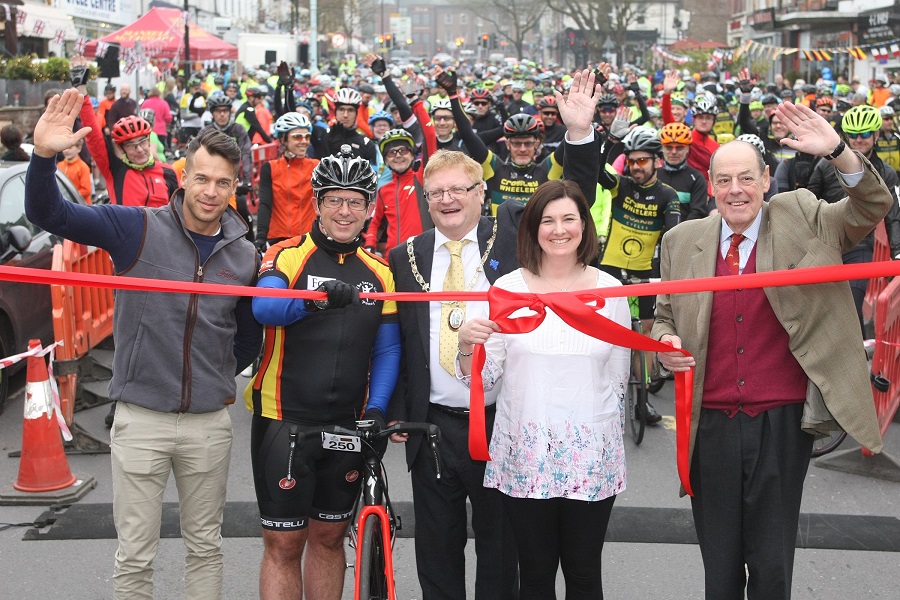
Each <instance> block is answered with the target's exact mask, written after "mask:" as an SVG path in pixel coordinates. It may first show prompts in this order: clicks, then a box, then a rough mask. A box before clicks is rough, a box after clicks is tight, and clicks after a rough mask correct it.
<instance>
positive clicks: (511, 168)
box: [481, 152, 562, 215]
mask: <svg viewBox="0 0 900 600" xmlns="http://www.w3.org/2000/svg"><path fill="white" fill-rule="evenodd" d="M481 169H482V171H484V180H485V183H487V193H488V198H490V201H491V213H492V214H494V215H496V214H497V207H499V206H500V205H501V204H503V203H504V202H506V201H507V200H515V201H518V202H521V203H522V204H525V203H526V202H528V199H529V198H531V196H532V195H533V194H534V192H535V190H537V188H538V186H539V185H541V184H542V183H544V182H545V181H547V180H548V179H560V178H561V177H562V165H561V164H560V163H558V162H557V161H556V158H555V157H554V156H553V155H552V154H551V155H550V156H548V157H547V158H545V159H544V160H542V161H540V162H533V163H531V164H530V165H528V166H527V167H517V166H515V165H514V164H513V163H512V161H505V160H502V159H501V158H500V157H498V156H497V155H496V154H494V153H493V152H488V156H487V158H486V159H485V161H484V162H483V163H482V164H481Z"/></svg>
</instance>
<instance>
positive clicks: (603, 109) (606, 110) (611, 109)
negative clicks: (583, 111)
mask: <svg viewBox="0 0 900 600" xmlns="http://www.w3.org/2000/svg"><path fill="white" fill-rule="evenodd" d="M600 112H602V113H614V112H616V108H615V107H614V106H613V107H607V106H602V107H600Z"/></svg>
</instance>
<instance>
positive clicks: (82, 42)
mask: <svg viewBox="0 0 900 600" xmlns="http://www.w3.org/2000/svg"><path fill="white" fill-rule="evenodd" d="M85 47H87V38H85V37H84V36H83V35H81V36H78V39H77V40H75V54H84V49H85Z"/></svg>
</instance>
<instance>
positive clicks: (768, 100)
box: [759, 94, 781, 104]
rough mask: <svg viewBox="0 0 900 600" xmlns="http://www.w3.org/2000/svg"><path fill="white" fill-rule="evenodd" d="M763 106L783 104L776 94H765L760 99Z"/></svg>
mask: <svg viewBox="0 0 900 600" xmlns="http://www.w3.org/2000/svg"><path fill="white" fill-rule="evenodd" d="M759 101H760V102H761V103H762V104H781V98H779V97H778V96H776V95H775V94H765V95H763V97H762V98H760V99H759Z"/></svg>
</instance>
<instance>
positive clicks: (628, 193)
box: [61, 54, 900, 423]
mask: <svg viewBox="0 0 900 600" xmlns="http://www.w3.org/2000/svg"><path fill="white" fill-rule="evenodd" d="M267 69H268V70H267ZM608 71H609V72H608V76H606V75H603V76H598V78H599V79H600V80H603V83H602V85H603V92H602V94H601V95H600V97H599V100H598V106H597V111H596V115H595V127H596V131H597V133H598V135H597V139H598V143H599V144H600V145H601V158H602V161H603V162H604V163H605V164H606V168H605V169H603V170H601V171H600V172H599V173H598V176H597V201H596V202H595V204H594V205H593V207H592V209H591V213H592V216H593V218H594V221H595V226H596V229H597V234H598V237H599V241H600V248H601V252H600V256H599V259H598V262H599V264H598V266H599V267H600V268H602V269H604V270H605V271H607V272H609V273H611V274H613V275H614V276H615V277H619V278H622V277H637V278H641V279H643V278H647V277H656V276H658V263H657V258H658V248H659V243H660V239H661V237H662V234H663V233H665V231H666V230H668V229H670V228H672V227H674V226H676V225H677V224H678V223H679V222H681V221H684V220H689V219H698V218H702V217H705V216H707V215H709V214H710V213H711V212H713V211H715V202H714V199H713V198H712V195H711V194H710V190H709V182H708V169H709V161H710V157H711V155H712V153H713V152H715V150H716V148H718V147H719V146H720V145H721V144H725V143H728V142H730V141H732V140H740V141H744V142H748V143H750V144H752V145H753V146H755V147H756V148H758V149H759V151H760V152H761V153H762V155H763V157H764V160H765V163H766V165H767V166H768V168H769V175H770V177H771V185H770V189H769V192H768V193H767V195H766V200H768V199H769V198H770V197H771V196H773V195H775V194H776V193H778V192H779V191H789V190H796V189H799V188H807V189H809V190H811V191H812V192H813V193H815V194H816V195H817V196H818V197H820V198H824V199H825V200H826V201H828V202H834V201H837V200H838V199H840V198H842V197H843V195H844V192H843V190H842V189H841V187H840V185H839V183H838V182H837V181H836V179H835V176H834V173H833V170H832V169H829V168H828V163H827V162H825V161H822V160H817V159H815V158H814V157H811V156H807V155H803V154H802V153H796V152H794V151H793V150H792V149H791V148H789V147H787V146H784V145H782V144H781V143H780V141H781V139H782V138H784V137H785V136H786V135H789V134H788V131H787V128H786V127H785V126H784V124H782V123H781V122H780V120H779V118H778V116H777V115H776V114H775V113H774V109H775V107H777V106H778V104H780V103H782V102H795V103H802V104H805V105H807V106H809V107H810V108H813V109H814V110H815V111H816V112H818V113H819V114H821V115H822V116H824V117H825V118H826V119H827V120H829V121H830V122H831V123H832V125H833V126H834V127H835V129H836V130H837V131H838V132H839V133H840V134H841V135H842V136H843V138H844V139H845V141H846V143H847V145H849V146H850V147H851V148H852V149H853V150H856V151H859V152H860V153H862V154H863V155H865V156H866V157H867V158H868V159H869V160H870V161H871V162H872V164H873V165H875V168H876V169H877V170H878V171H879V173H881V175H882V177H883V178H884V180H885V181H886V183H887V184H888V187H889V188H890V189H891V191H892V193H893V194H894V195H895V199H896V195H897V189H898V185H900V182H898V176H897V169H898V168H900V132H898V127H897V118H896V117H897V112H898V111H900V83H891V81H890V80H889V79H888V77H887V76H886V75H879V76H877V77H875V78H874V79H873V80H872V81H870V82H869V87H868V88H866V87H865V86H862V85H860V83H859V81H858V80H856V79H853V80H851V81H850V82H848V81H847V80H846V79H845V78H844V77H841V76H839V77H837V78H836V79H834V80H832V78H831V72H830V71H829V70H828V69H825V70H823V72H822V74H821V75H822V76H821V77H819V78H818V79H817V81H815V82H806V81H803V80H799V79H798V80H796V81H794V82H792V84H791V82H787V81H785V80H784V79H783V78H782V77H781V76H777V77H776V78H775V79H774V80H773V81H771V82H766V81H762V80H761V79H759V78H754V77H753V76H751V74H750V73H748V72H747V71H746V69H745V70H743V71H741V72H740V73H738V74H737V75H735V76H734V77H727V76H726V75H722V74H717V73H713V72H708V73H702V74H693V75H691V74H690V73H689V72H687V71H678V70H671V71H666V72H663V71H659V72H657V73H656V74H653V73H646V72H644V71H642V70H640V69H637V68H631V67H629V68H625V69H622V71H621V72H616V71H615V70H608ZM87 77H88V71H87V70H86V69H80V70H79V69H78V68H76V69H74V70H73V82H72V83H73V84H74V85H76V86H79V87H81V86H84V85H85V84H86V83H87ZM571 80H572V78H571V76H570V74H569V73H567V72H566V71H565V70H561V69H557V70H550V69H542V68H540V67H539V66H537V65H534V63H528V62H527V61H523V62H521V63H519V64H518V65H513V66H505V67H497V66H484V65H480V64H474V65H473V64H468V63H461V64H457V65H439V64H435V65H430V66H427V67H424V66H420V67H414V66H412V65H408V66H405V67H402V68H401V67H400V66H397V65H392V64H387V63H386V61H385V60H384V59H383V58H382V57H380V56H378V55H375V54H370V55H368V56H366V57H365V59H364V60H363V61H362V62H361V63H359V64H358V65H357V64H353V63H352V62H347V61H345V62H343V63H342V64H341V67H340V70H338V71H337V72H335V71H334V70H332V71H330V72H326V73H317V74H314V73H312V72H310V70H309V69H304V68H300V67H291V66H289V65H288V64H287V63H284V62H282V63H281V64H280V65H278V66H275V65H270V66H269V67H267V68H266V67H264V68H260V69H259V70H253V69H249V70H245V71H244V73H243V74H242V75H240V76H238V75H236V74H235V73H233V72H232V71H231V69H230V68H229V67H228V66H227V65H222V66H221V68H219V69H214V70H212V71H210V72H209V73H206V74H196V75H193V76H191V77H189V78H188V79H187V81H186V82H185V81H184V80H183V79H182V78H179V79H169V80H167V81H162V82H160V83H159V84H158V85H157V86H155V87H153V88H151V89H150V90H147V91H145V92H144V93H143V95H144V96H145V98H143V99H141V102H140V103H137V102H134V100H131V99H130V98H129V94H130V90H126V89H125V88H126V87H127V86H124V85H123V86H121V87H122V89H121V90H120V92H121V93H120V95H119V99H116V88H114V87H113V86H111V85H107V86H106V87H105V89H104V95H105V98H104V99H103V100H100V101H99V102H98V101H96V100H92V99H91V98H90V97H88V96H86V99H85V101H84V105H83V107H82V112H81V120H82V122H83V123H84V125H88V126H92V127H93V128H94V129H93V131H92V133H91V134H90V135H89V136H88V138H87V140H86V142H87V144H86V146H87V149H88V150H89V151H90V155H91V157H93V161H94V166H95V168H96V171H97V172H99V174H100V175H101V176H102V179H103V180H104V181H105V184H106V188H107V189H108V193H109V198H110V201H111V202H115V203H120V204H131V205H133V204H137V205H140V206H159V205H161V204H165V203H166V202H168V199H169V197H171V195H172V193H173V192H174V191H175V189H176V188H177V187H178V177H180V173H181V168H183V158H179V156H180V154H181V153H180V152H179V148H183V147H184V145H185V144H186V143H187V142H188V141H189V140H190V139H191V138H192V137H194V136H196V135H199V134H200V133H201V132H202V131H204V130H205V129H208V128H214V129H216V130H218V131H221V132H224V133H226V134H227V135H229V136H230V137H232V138H234V139H235V141H236V142H237V143H238V146H239V147H240V149H241V155H242V161H241V169H240V174H239V176H240V182H241V184H240V185H239V186H238V190H237V194H236V196H235V198H234V199H233V203H234V206H235V208H237V210H238V212H239V213H240V214H241V215H242V216H243V217H244V218H245V220H246V221H247V222H248V224H250V225H251V227H250V233H249V234H248V237H249V238H250V239H251V240H252V241H253V242H254V244H255V245H256V246H257V248H258V249H259V250H260V251H261V252H265V250H266V249H267V248H268V247H269V246H271V245H274V244H277V243H279V242H282V241H284V240H286V239H289V238H292V237H295V236H298V235H302V234H304V233H306V232H307V231H309V228H310V226H311V224H312V223H313V221H314V219H315V216H316V215H315V211H314V207H313V197H314V196H313V189H312V184H311V181H312V177H311V176H312V172H313V170H314V168H315V167H316V165H317V164H318V162H319V160H320V159H321V158H322V157H325V156H331V155H335V154H337V153H339V152H340V149H341V147H342V146H345V145H346V146H349V147H350V149H351V153H352V154H353V156H356V157H360V158H363V159H365V160H366V161H368V162H369V164H370V165H371V166H372V167H373V169H374V170H375V173H376V174H377V177H378V184H377V192H376V197H375V210H374V212H373V215H372V218H371V220H370V221H369V223H368V225H367V226H366V228H365V230H364V231H363V233H362V236H361V237H362V240H363V241H362V243H363V245H364V247H366V248H367V249H368V250H369V251H371V252H372V253H374V254H377V255H386V253H387V251H389V250H390V249H391V248H393V247H395V246H397V245H399V244H401V243H403V242H404V241H405V240H407V239H408V238H410V237H411V236H414V235H416V234H418V233H421V232H422V231H423V230H426V229H429V228H430V227H432V225H433V224H432V223H431V219H430V217H429V214H428V202H427V200H426V199H425V198H424V195H423V189H422V172H423V170H424V168H425V166H426V165H427V163H428V159H429V157H430V156H432V155H434V153H435V152H436V151H438V150H441V149H449V150H456V151H460V152H463V153H465V154H466V155H468V156H470V157H471V158H473V159H474V160H475V161H476V162H477V163H479V164H480V165H481V168H482V171H483V177H484V181H485V182H486V190H485V201H484V213H485V214H487V215H496V214H497V212H498V210H500V208H501V206H502V205H503V204H504V203H506V202H513V203H525V202H527V200H528V199H529V198H530V196H531V194H532V193H533V192H534V190H535V189H536V188H537V186H538V185H540V184H541V183H543V182H545V181H547V180H550V179H559V178H561V176H562V157H563V154H564V151H565V144H562V143H561V141H562V140H563V139H564V136H565V133H566V124H565V123H564V122H563V121H562V120H561V119H560V116H559V109H558V107H557V104H556V103H557V98H556V97H555V96H554V91H555V90H559V91H562V92H563V93H565V90H566V89H567V86H568V85H570V84H571ZM81 91H82V92H83V93H86V87H81ZM123 110H124V111H126V112H127V111H128V110H131V111H132V113H133V114H127V115H125V116H123V117H121V118H118V120H117V121H116V122H114V123H110V122H109V117H110V116H113V115H117V114H118V113H119V112H121V111H123ZM273 142H275V143H277V144H278V147H279V153H278V154H279V155H278V158H276V159H274V160H271V161H268V162H264V163H263V164H262V165H257V169H258V173H257V175H258V186H257V188H256V189H251V186H250V183H251V181H252V180H253V175H254V174H253V172H252V171H253V168H254V165H253V163H252V158H251V150H252V148H253V147H254V146H256V145H259V144H268V143H273ZM167 161H168V162H169V163H171V166H170V164H167ZM61 164H62V163H61ZM248 198H250V200H251V204H250V205H248ZM254 208H255V210H253V209H254ZM251 212H254V213H255V215H256V216H255V219H254V218H253V217H251ZM885 226H886V231H887V235H888V240H889V243H890V248H891V256H892V257H895V258H898V257H900V205H898V204H897V203H896V202H895V206H894V208H893V209H892V210H891V212H890V214H889V215H888V216H887V217H886V218H885ZM873 246H874V236H873V235H869V236H868V238H866V240H864V241H863V242H862V243H861V244H860V245H859V246H858V247H857V248H855V249H854V250H853V251H852V252H850V253H848V254H847V255H846V256H845V262H848V263H857V262H866V261H869V260H871V258H872V252H873ZM865 285H866V282H865V281H856V282H853V283H852V288H853V293H854V297H855V299H856V302H857V308H858V312H859V314H860V324H861V326H862V302H863V298H864V296H865ZM653 309H654V298H652V297H645V298H641V303H640V316H641V319H642V320H643V322H644V326H645V328H646V329H647V330H649V327H650V326H651V325H652V322H653ZM648 411H649V413H650V414H649V415H648V416H649V422H651V423H655V422H658V421H659V420H660V416H659V415H658V414H657V412H656V411H655V410H654V409H653V408H652V406H651V407H649V408H648Z"/></svg>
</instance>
